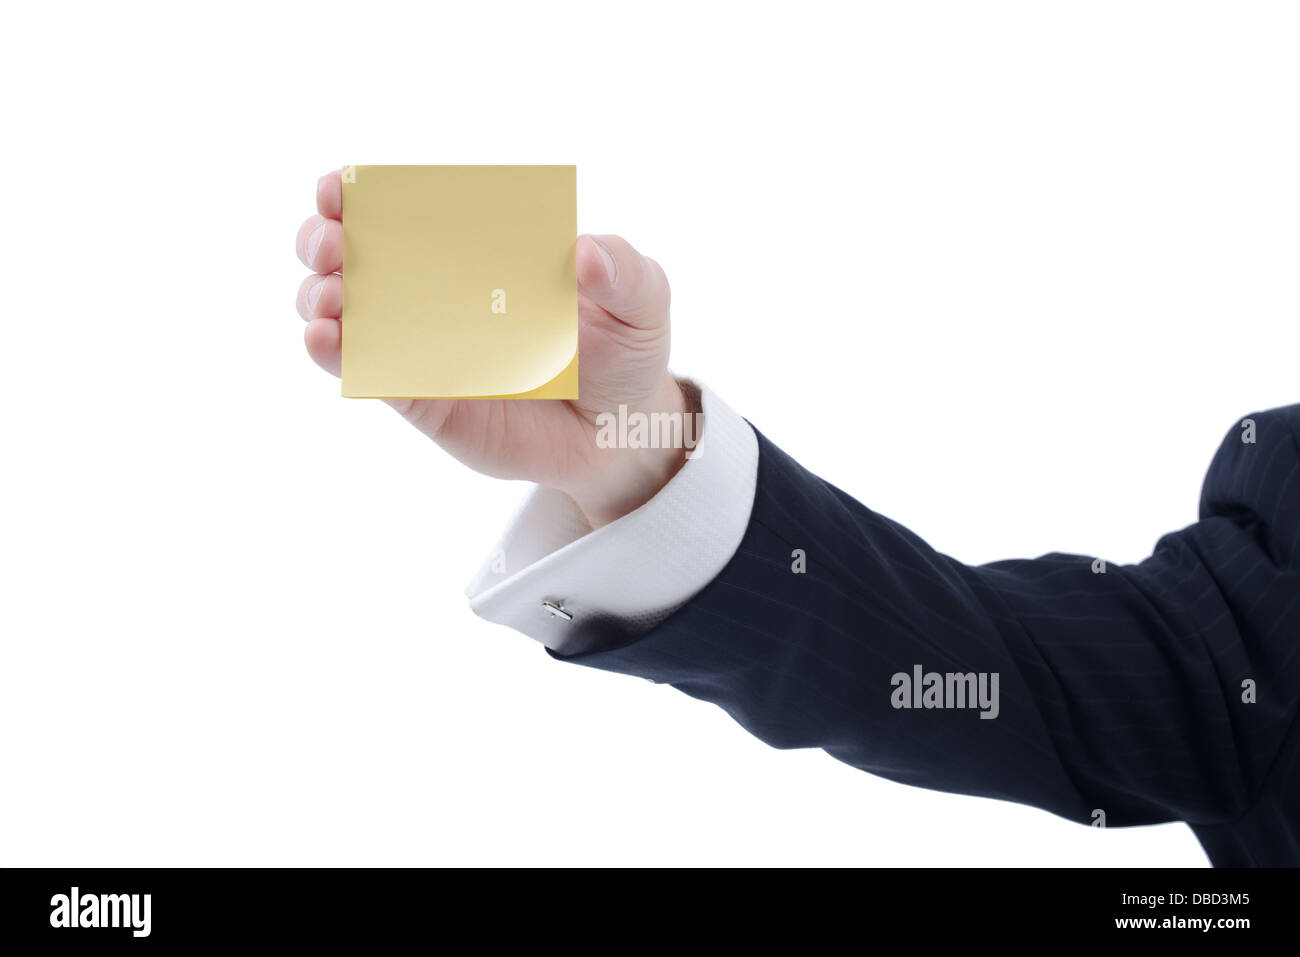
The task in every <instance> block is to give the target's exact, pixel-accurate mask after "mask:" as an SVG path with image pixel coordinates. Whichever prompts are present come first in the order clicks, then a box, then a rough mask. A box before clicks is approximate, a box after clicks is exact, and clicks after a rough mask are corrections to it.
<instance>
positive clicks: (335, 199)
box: [316, 170, 343, 219]
mask: <svg viewBox="0 0 1300 957" xmlns="http://www.w3.org/2000/svg"><path fill="white" fill-rule="evenodd" d="M316 212H318V213H320V214H321V215H322V216H324V217H325V218H326V219H342V218H343V174H342V173H341V172H340V171H339V170H334V172H332V173H326V174H325V175H324V176H322V177H321V178H320V179H319V180H317V181H316Z"/></svg>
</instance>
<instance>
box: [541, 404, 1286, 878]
mask: <svg viewBox="0 0 1300 957" xmlns="http://www.w3.org/2000/svg"><path fill="white" fill-rule="evenodd" d="M1251 419H1252V420H1253V423H1254V427H1253V428H1254V435H1253V436H1252V437H1253V438H1254V441H1253V442H1246V441H1243V436H1244V435H1245V434H1246V429H1245V427H1234V428H1233V430H1232V431H1231V432H1229V434H1228V435H1227V437H1226V438H1225V439H1224V441H1223V444H1222V446H1221V447H1220V449H1219V451H1218V453H1217V454H1216V456H1215V457H1214V459H1213V462H1212V464H1211V467H1210V469H1209V472H1208V475H1207V477H1206V480H1205V484H1204V491H1203V496H1202V501H1201V507H1200V520H1199V521H1198V522H1196V523H1195V524H1193V525H1190V526H1188V527H1187V528H1184V529H1182V530H1180V531H1176V532H1171V533H1170V534H1167V535H1165V536H1164V537H1162V538H1161V539H1160V541H1159V542H1158V543H1157V544H1156V547H1155V550H1154V553H1153V554H1152V555H1151V557H1149V558H1148V559H1146V560H1145V561H1142V562H1140V563H1138V564H1135V565H1114V564H1111V565H1108V566H1106V568H1105V570H1104V572H1103V571H1100V569H1099V566H1098V565H1096V564H1094V559H1093V558H1092V557H1090V556H1077V555H1067V554H1049V555H1044V556H1042V557H1039V558H1036V559H1025V560H1014V561H1000V562H994V563H992V564H989V565H983V566H978V567H972V566H968V565H965V564H962V563H961V562H959V561H956V560H955V559H953V558H950V557H948V556H946V555H943V554H940V553H938V552H936V551H935V550H934V549H932V548H930V547H929V546H928V545H926V543H925V542H923V541H921V540H920V539H919V538H918V537H917V536H916V535H914V534H912V533H911V532H909V531H908V530H907V529H906V528H903V527H902V526H900V525H898V524H897V523H895V522H893V521H890V520H889V519H888V518H885V517H884V516H882V515H879V514H876V513H875V512H873V511H871V510H870V509H869V508H866V507H865V506H863V505H861V504H859V503H858V502H856V501H854V500H853V499H852V498H851V497H850V496H848V495H846V494H845V493H844V492H842V491H840V490H839V489H837V488H835V487H834V486H833V485H831V484H829V483H828V482H826V481H824V480H822V479H820V478H818V477H817V476H815V475H813V474H811V473H809V472H808V471H806V470H805V469H803V468H802V467H800V466H799V465H798V464H797V463H796V462H794V461H793V460H792V459H791V458H790V457H789V456H787V455H785V454H784V453H783V452H782V451H781V450H780V449H779V448H777V447H776V446H775V445H774V444H773V443H772V442H770V441H769V440H767V439H766V438H765V437H763V436H761V435H759V436H758V443H759V457H758V479H757V488H756V491H755V493H754V500H753V508H752V512H751V514H750V518H749V523H748V527H747V529H746V530H745V532H744V536H743V539H742V540H741V541H740V544H739V546H738V547H737V548H736V550H735V553H734V554H733V555H732V557H731V560H730V561H729V562H728V563H727V564H726V565H725V567H723V568H722V569H721V571H720V572H719V573H718V574H717V576H716V577H715V578H713V580H712V581H711V582H710V583H709V584H708V585H707V586H706V587H704V589H703V590H702V591H701V592H699V594H697V595H695V596H694V597H693V598H692V599H691V600H690V601H689V602H687V603H686V604H685V605H684V606H682V607H681V608H679V609H678V610H676V611H675V612H674V613H672V614H671V615H669V616H668V617H667V618H666V619H664V620H663V621H661V622H660V623H658V624H657V625H655V626H654V627H652V628H650V629H649V630H648V631H647V632H645V633H643V634H639V635H635V636H631V637H626V636H625V637H624V638H622V639H619V640H617V641H614V642H613V643H611V641H610V640H606V641H605V642H603V643H598V645H597V646H596V647H594V648H591V649H590V650H586V651H582V652H580V653H576V654H567V653H565V652H563V651H556V650H554V649H552V650H551V652H550V653H551V654H552V655H553V656H555V657H557V658H561V659H564V660H568V661H573V662H577V663H580V664H583V665H588V666H592V667H596V668H601V669H605V670H609V671H616V672H623V673H626V674H632V675H638V676H641V677H645V678H650V679H652V680H654V681H658V682H666V683H668V684H671V685H673V686H675V687H676V688H678V689H680V690H681V691H683V692H685V693H686V694H689V695H692V696H694V697H696V698H701V699H703V700H706V701H711V702H713V703H715V704H717V705H718V706H720V707H721V708H723V709H724V710H725V711H726V712H727V713H728V714H730V715H731V716H732V717H733V718H735V720H736V721H738V722H739V723H740V724H741V725H743V726H744V727H745V728H746V729H748V730H749V731H750V732H752V733H753V734H754V735H756V736H758V737H759V738H761V739H762V740H763V741H766V742H767V743H769V744H771V745H773V746H774V747H778V748H805V747H816V748H823V749H825V750H826V751H827V752H828V753H829V754H831V755H832V756H834V757H836V758H838V759H839V760H842V761H845V762H847V763H849V764H851V765H853V766H854V767H857V768H861V769H862V770H864V771H869V772H872V773H874V774H878V775H882V776H884V777H887V778H890V779H893V780H895V781H901V782H904V783H907V784H912V785H917V786H920V787H927V788H935V789H940V790H945V791H954V792H960V793H966V794H973V795H981V796H985V797H992V798H1000V799H1004V800H1010V801H1017V802H1022V803H1025V804H1030V805H1034V806H1036V807H1040V808H1044V809H1046V810H1049V811H1052V812H1054V813H1056V814H1059V815H1062V816H1064V817H1066V818H1070V819H1073V820H1076V821H1079V822H1082V823H1088V822H1090V821H1091V820H1092V819H1093V814H1094V811H1096V810H1098V809H1100V810H1102V811H1104V812H1105V815H1106V823H1107V824H1108V825H1112V826H1114V825H1132V824H1146V823H1155V822H1161V821H1169V820H1185V821H1187V822H1189V823H1191V824H1193V825H1194V826H1197V825H1203V826H1205V827H1206V828H1207V829H1210V830H1212V829H1213V828H1215V827H1220V826H1228V825H1230V824H1231V823H1232V822H1234V821H1236V820H1237V819H1239V818H1241V817H1242V816H1243V815H1247V814H1248V813H1250V811H1251V809H1252V807H1254V806H1255V805H1256V804H1257V803H1258V802H1259V800H1260V797H1261V795H1262V793H1263V791H1264V788H1265V785H1266V783H1268V782H1269V780H1270V776H1272V778H1273V779H1275V780H1276V779H1277V778H1278V776H1279V775H1289V777H1288V778H1287V781H1288V782H1291V783H1290V784H1289V785H1288V786H1290V787H1293V785H1294V780H1295V777H1296V772H1297V768H1298V766H1300V761H1297V759H1296V757H1295V748H1294V736H1293V731H1294V729H1293V725H1294V723H1295V717H1296V714H1297V702H1298V700H1300V651H1298V650H1297V647H1298V645H1300V560H1298V558H1297V549H1300V453H1298V452H1297V437H1298V436H1300V406H1292V407H1289V408H1286V409H1280V410H1274V411H1271V412H1263V413H1259V414H1256V415H1254V416H1252V417H1251ZM706 441H707V427H706ZM795 549H802V550H803V552H804V554H805V556H806V571H805V572H804V573H802V574H799V573H796V572H794V571H793V570H792V564H793V561H794V558H793V555H792V553H793V552H794V550H795ZM916 665H921V666H922V667H923V669H924V671H926V672H939V673H949V672H951V673H957V674H964V673H971V672H974V673H977V674H978V673H989V674H997V675H998V676H999V708H998V713H997V717H996V718H981V717H980V714H979V712H978V711H977V710H972V709H952V708H934V709H930V708H924V707H922V708H906V709H904V708H896V707H894V704H895V698H894V694H893V692H894V690H895V687H894V681H893V676H894V675H896V674H899V673H908V674H910V673H911V672H912V671H913V668H914V666H916ZM1246 681H1252V682H1254V684H1255V687H1256V696H1257V700H1256V701H1255V702H1254V703H1248V702H1247V701H1245V700H1243V696H1244V692H1243V682H1246ZM1288 741H1290V742H1291V744H1290V745H1288ZM1283 759H1285V761H1283ZM1283 763H1285V764H1286V767H1285V768H1282V767H1279V765H1280V764H1283ZM1283 800H1285V801H1289V802H1291V806H1292V807H1293V808H1294V806H1295V804H1296V803H1297V802H1296V796H1295V793H1294V790H1292V791H1291V792H1289V793H1288V795H1287V796H1285V798H1284V799H1283ZM1292 817H1294V813H1293V812H1292ZM1291 824H1292V829H1291V831H1290V832H1289V833H1290V836H1289V837H1288V838H1286V839H1285V840H1290V841H1291V849H1290V851H1289V853H1291V854H1294V853H1295V836H1294V827H1293V825H1294V820H1292V821H1291ZM1199 833H1200V832H1198V834H1199ZM1253 853H1256V855H1257V854H1258V852H1253ZM1211 856H1212V857H1214V854H1213V853H1212V855H1211ZM1227 856H1229V855H1227V854H1226V852H1225V855H1224V857H1225V859H1226V857H1227ZM1281 856H1282V857H1283V858H1285V857H1286V852H1283V853H1282V854H1281ZM1255 859H1256V858H1255V857H1252V856H1251V854H1249V853H1247V852H1241V853H1239V854H1237V855H1236V856H1235V858H1234V859H1233V860H1232V861H1229V862H1232V863H1236V862H1247V863H1249V862H1254V860H1255ZM1218 862H1220V863H1222V862H1225V861H1224V860H1220V861H1218Z"/></svg>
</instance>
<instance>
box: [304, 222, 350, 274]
mask: <svg viewBox="0 0 1300 957" xmlns="http://www.w3.org/2000/svg"><path fill="white" fill-rule="evenodd" d="M297 250H298V258H299V259H301V260H302V261H303V263H304V264H305V265H306V266H307V268H308V269H311V270H313V271H314V272H318V273H331V272H338V271H339V270H340V269H341V268H343V224H342V223H340V222H339V221H338V220H337V219H326V218H325V217H324V216H319V215H317V216H312V217H311V218H310V219H308V220H307V221H306V222H305V223H303V224H302V226H300V227H299V228H298V240H297Z"/></svg>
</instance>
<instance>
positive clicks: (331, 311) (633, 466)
mask: <svg viewBox="0 0 1300 957" xmlns="http://www.w3.org/2000/svg"><path fill="white" fill-rule="evenodd" d="M316 208H317V210H318V214H317V215H315V216H312V217H311V218H310V219H308V220H307V221H306V222H304V223H303V224H302V227H301V228H300V229H299V230H298V240H297V248H298V257H299V258H300V259H301V260H302V261H303V262H304V263H306V265H307V267H308V268H310V269H311V270H312V271H313V275H311V276H309V277H307V279H305V280H304V281H303V283H302V286H301V288H300V289H299V290H298V312H299V314H300V315H302V317H303V318H304V319H306V320H307V330H306V334H305V340H306V345H307V353H308V354H309V355H310V356H311V357H312V359H314V360H315V361H316V364H317V365H319V366H320V367H321V368H323V369H325V370H326V371H327V372H331V373H333V374H334V375H339V373H340V368H341V363H342V353H341V350H340V341H341V313H342V304H343V279H342V277H341V276H340V275H339V273H340V272H341V271H342V269H343V223H342V209H343V194H342V184H341V180H340V174H339V172H338V171H335V172H333V173H329V174H327V175H325V176H322V177H321V179H320V181H319V183H317V186H316ZM576 258H577V273H578V349H579V354H580V356H581V361H580V362H579V376H580V382H579V386H578V391H579V395H580V396H581V397H580V398H579V399H575V400H573V401H561V400H544V399H504V400H503V399H385V400H384V401H385V402H387V403H388V404H389V405H391V406H392V407H393V408H394V409H396V410H397V411H398V412H399V413H400V414H401V415H402V416H403V417H405V418H406V420H407V421H408V422H410V423H411V424H412V425H414V426H415V427H416V428H417V429H419V430H420V431H421V432H423V433H424V434H425V435H427V436H428V437H429V438H431V439H433V440H434V441H435V442H437V443H438V444H439V445H441V446H442V447H443V448H444V449H446V450H447V451H448V452H450V453H451V454H452V455H453V456H455V457H456V458H458V459H459V460H460V461H462V462H464V463H465V464H466V465H468V466H469V467H470V468H472V469H475V470H477V471H479V472H482V473H484V474H485V475H492V476H495V477H497V478H509V479H527V480H529V481H532V482H537V483H539V484H541V485H550V486H553V487H554V488H558V489H560V490H562V491H564V492H567V493H568V494H569V495H570V496H571V497H572V498H573V499H574V501H576V502H577V503H578V506H579V507H580V508H581V509H582V510H583V512H584V513H585V514H586V516H587V519H588V521H590V522H591V524H592V526H593V527H599V526H600V525H604V524H607V523H609V522H612V521H614V520H615V519H616V518H618V517H620V516H621V515H624V514H626V513H627V512H630V511H632V510H633V509H635V508H637V507H638V506H640V505H642V504H643V503H645V502H647V501H649V500H650V499H651V498H652V497H653V496H654V495H655V493H656V492H658V491H659V489H661V488H662V487H663V486H664V485H665V484H667V482H668V480H669V479H670V478H672V476H673V475H674V474H675V473H676V472H677V470H678V469H679V468H680V467H681V466H682V463H683V462H684V461H685V452H684V450H682V449H608V448H600V447H599V446H598V445H597V442H596V433H597V431H598V428H597V423H596V417H597V416H598V415H599V414H600V413H602V412H610V413H615V414H617V412H618V407H619V405H620V404H624V405H626V406H627V407H628V411H629V412H645V413H651V412H676V413H682V414H685V413H688V412H694V411H698V410H696V409H694V408H692V407H691V402H690V400H688V398H687V396H686V394H685V393H684V392H683V390H682V388H681V387H680V385H679V384H678V382H677V380H676V379H674V378H673V377H672V375H671V374H670V373H669V372H668V340H669V336H668V300H669V293H668V278H667V277H666V276H665V275H664V271H663V269H661V268H660V266H659V264H658V263H657V262H655V261H654V260H653V259H650V258H648V257H646V256H642V255H641V254H640V253H638V252H637V251H636V250H635V249H633V248H632V246H631V245H630V244H628V243H627V242H626V241H625V240H623V239H620V238H619V237H617V236H583V237H581V238H580V239H579V240H578V245H577V250H576Z"/></svg>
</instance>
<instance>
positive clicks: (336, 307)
mask: <svg viewBox="0 0 1300 957" xmlns="http://www.w3.org/2000/svg"><path fill="white" fill-rule="evenodd" d="M298 315H300V316H302V317H303V318H304V319H307V320H309V321H310V320H312V319H321V318H325V319H338V318H340V317H341V316H342V315H343V278H342V277H341V276H334V275H330V276H308V277H307V278H306V279H304V280H303V281H302V285H301V286H299V287H298Z"/></svg>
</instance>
